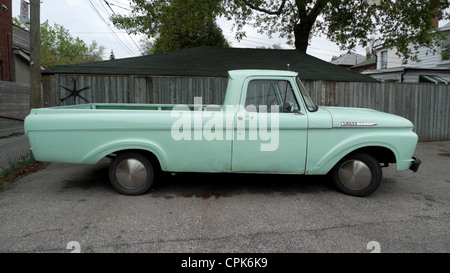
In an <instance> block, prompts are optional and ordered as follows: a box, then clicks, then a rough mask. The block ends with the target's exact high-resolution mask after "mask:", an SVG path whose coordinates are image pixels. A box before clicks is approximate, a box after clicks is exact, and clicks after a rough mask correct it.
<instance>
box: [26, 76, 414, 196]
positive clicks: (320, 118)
mask: <svg viewBox="0 0 450 273" xmlns="http://www.w3.org/2000/svg"><path fill="white" fill-rule="evenodd" d="M228 75H229V79H228V86H227V92H226V95H225V100H224V104H223V105H202V100H201V98H195V99H194V104H190V105H168V104H105V103H103V104H102V103H91V104H82V105H73V106H61V107H50V108H41V109H32V110H31V112H30V114H29V115H28V116H27V118H26V120H25V133H26V135H27V137H28V139H29V142H30V149H31V152H32V155H33V156H34V158H35V159H36V160H38V161H47V162H65V163H82V164H95V163H97V162H98V161H99V160H101V159H102V158H104V157H110V158H112V162H111V165H110V169H109V178H110V181H111V184H112V186H113V187H114V188H115V189H116V190H117V191H118V192H119V193H122V194H128V195H137V194H143V193H145V192H147V191H148V190H149V189H150V188H151V186H152V184H153V182H154V181H155V177H157V173H159V172H160V171H163V172H171V173H177V172H231V173H277V174H299V175H327V174H328V175H329V177H330V180H332V181H333V182H334V184H335V186H336V188H337V189H338V190H340V191H341V192H343V193H345V194H349V195H353V196H368V195H370V194H371V193H373V192H374V191H375V190H376V189H377V188H378V187H379V185H380V183H381V180H382V169H381V168H382V165H383V166H387V165H388V164H389V163H395V164H396V168H397V170H408V169H411V170H413V171H417V169H418V167H419V165H420V160H419V159H416V158H414V157H413V153H414V151H415V148H416V145H417V141H418V138H417V135H416V134H415V133H414V132H413V124H412V123H411V122H410V121H408V120H407V119H404V118H402V117H399V116H395V115H392V114H387V113H383V112H378V111H375V110H370V109H361V108H340V107H323V106H317V105H315V104H314V103H313V101H312V100H311V98H310V97H309V96H308V93H307V91H306V90H305V87H304V85H303V84H302V82H301V81H300V80H299V78H298V75H297V73H296V72H292V71H278V70H232V71H229V72H228Z"/></svg>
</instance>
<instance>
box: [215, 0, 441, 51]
mask: <svg viewBox="0 0 450 273" xmlns="http://www.w3.org/2000/svg"><path fill="white" fill-rule="evenodd" d="M221 7H222V13H223V15H225V16H226V17H227V18H228V19H229V20H234V22H235V23H234V28H236V30H237V35H236V38H238V39H239V38H242V37H243V36H245V33H244V32H243V31H242V29H243V26H245V25H247V24H251V25H252V26H253V27H255V28H257V29H258V31H259V32H261V33H267V34H268V35H269V36H272V35H273V34H279V35H280V37H282V38H286V39H287V40H288V41H289V43H291V44H294V45H295V47H296V48H297V49H298V50H302V51H306V49H307V47H308V43H309V40H310V39H311V38H312V37H313V36H315V35H316V36H318V35H324V36H326V37H327V38H328V39H329V40H331V41H333V42H335V43H337V44H338V45H339V46H340V48H341V49H342V50H352V49H354V48H355V47H356V46H358V45H361V46H366V45H367V43H368V40H369V39H370V38H369V37H378V38H379V42H380V43H382V44H384V45H385V46H387V47H393V46H395V47H397V49H398V51H399V54H400V56H401V57H403V58H404V59H409V58H411V59H414V58H415V57H416V55H415V50H414V49H416V48H418V47H419V46H420V47H422V46H423V47H428V48H433V47H434V46H435V45H437V44H439V43H441V42H442V34H441V33H439V32H438V31H436V29H434V28H433V26H432V23H431V21H432V19H433V18H434V17H435V16H436V15H437V16H439V17H440V18H441V19H449V14H448V12H445V10H446V9H447V8H448V7H449V3H448V1H441V0H379V1H368V0H295V1H294V0H268V1H266V0H264V1H263V0H224V1H222V5H221ZM411 44H413V46H412V47H411Z"/></svg>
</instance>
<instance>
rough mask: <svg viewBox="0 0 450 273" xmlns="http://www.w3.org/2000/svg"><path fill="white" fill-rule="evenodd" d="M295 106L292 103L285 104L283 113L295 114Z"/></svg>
mask: <svg viewBox="0 0 450 273" xmlns="http://www.w3.org/2000/svg"><path fill="white" fill-rule="evenodd" d="M294 109H295V108H294V104H293V103H292V102H286V103H284V107H283V112H285V113H286V112H287V113H292V112H294Z"/></svg>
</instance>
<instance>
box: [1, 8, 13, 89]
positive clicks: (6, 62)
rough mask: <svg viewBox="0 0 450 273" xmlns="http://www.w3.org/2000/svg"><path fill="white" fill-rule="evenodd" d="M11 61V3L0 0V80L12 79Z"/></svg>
mask: <svg viewBox="0 0 450 273" xmlns="http://www.w3.org/2000/svg"><path fill="white" fill-rule="evenodd" d="M5 7H6V10H5ZM12 62H13V59H12V5H11V0H0V80H2V81H13V64H12Z"/></svg>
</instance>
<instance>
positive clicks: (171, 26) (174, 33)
mask: <svg viewBox="0 0 450 273" xmlns="http://www.w3.org/2000/svg"><path fill="white" fill-rule="evenodd" d="M131 2H133V3H132V5H131V7H132V11H131V16H124V15H113V16H112V17H111V21H112V22H113V23H114V25H115V26H116V27H117V28H120V29H126V30H127V31H128V32H130V33H133V34H137V33H143V34H146V35H147V37H148V38H154V41H152V42H150V41H144V42H143V44H144V50H145V51H146V53H147V54H154V53H161V52H168V51H173V50H178V49H185V48H192V47H199V46H220V47H228V46H229V45H228V42H227V41H226V39H225V37H224V36H223V34H222V30H221V29H220V27H219V26H218V25H217V23H216V16H217V13H218V12H219V10H220V9H219V8H220V5H219V1H218V0H211V1H186V0H172V1H162V0H156V1H145V0H131Z"/></svg>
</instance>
